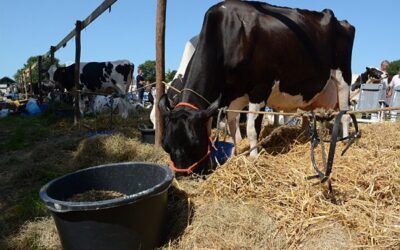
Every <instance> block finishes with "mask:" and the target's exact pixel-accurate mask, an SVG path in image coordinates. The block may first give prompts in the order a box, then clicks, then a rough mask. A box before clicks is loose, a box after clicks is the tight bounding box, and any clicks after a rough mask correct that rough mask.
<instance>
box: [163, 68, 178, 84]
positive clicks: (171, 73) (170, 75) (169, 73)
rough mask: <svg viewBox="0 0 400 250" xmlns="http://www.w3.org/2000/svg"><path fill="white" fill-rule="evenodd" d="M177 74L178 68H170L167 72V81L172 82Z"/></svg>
mask: <svg viewBox="0 0 400 250" xmlns="http://www.w3.org/2000/svg"><path fill="white" fill-rule="evenodd" d="M175 74H176V70H170V69H169V70H168V71H167V73H165V81H166V82H170V81H172V79H174V76H175Z"/></svg>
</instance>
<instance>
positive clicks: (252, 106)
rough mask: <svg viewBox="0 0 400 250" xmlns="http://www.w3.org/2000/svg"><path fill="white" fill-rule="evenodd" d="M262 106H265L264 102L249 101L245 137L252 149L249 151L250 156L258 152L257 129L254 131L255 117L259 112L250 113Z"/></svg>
mask: <svg viewBox="0 0 400 250" xmlns="http://www.w3.org/2000/svg"><path fill="white" fill-rule="evenodd" d="M263 107H265V103H264V102H261V103H249V114H248V115H247V130H246V131H247V138H248V139H249V144H250V149H253V148H254V149H253V150H252V151H251V152H250V156H252V157H255V156H257V154H258V150H257V148H255V147H256V145H257V131H256V123H255V122H256V119H257V117H258V116H259V114H256V113H252V112H257V111H260V110H261V109H262V108H263Z"/></svg>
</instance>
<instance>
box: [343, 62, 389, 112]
mask: <svg viewBox="0 0 400 250" xmlns="http://www.w3.org/2000/svg"><path fill="white" fill-rule="evenodd" d="M386 78H388V74H387V73H385V72H383V71H381V70H379V69H377V68H373V67H371V68H370V67H366V68H365V71H364V72H363V73H361V74H360V75H359V76H358V77H357V78H356V79H355V80H354V82H353V83H352V84H351V91H350V103H351V105H353V107H355V105H356V104H357V103H358V99H359V97H360V87H361V85H362V84H364V83H381V82H382V81H383V80H384V79H386Z"/></svg>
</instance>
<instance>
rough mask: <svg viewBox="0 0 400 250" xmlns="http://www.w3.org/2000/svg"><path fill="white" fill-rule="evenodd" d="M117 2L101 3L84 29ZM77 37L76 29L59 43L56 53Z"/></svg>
mask: <svg viewBox="0 0 400 250" xmlns="http://www.w3.org/2000/svg"><path fill="white" fill-rule="evenodd" d="M116 1H117V0H105V1H104V2H103V3H101V4H100V5H99V6H98V7H97V8H96V9H95V10H94V11H93V12H92V13H91V14H90V15H89V16H88V17H86V19H85V20H84V21H83V22H82V28H81V30H82V29H84V28H86V27H87V26H88V25H89V24H90V23H92V22H93V21H94V20H96V18H97V17H99V16H100V15H101V14H103V12H104V11H106V10H107V9H111V5H113V4H114V3H115V2H116ZM75 35H76V29H73V30H72V31H71V32H69V33H68V35H67V36H66V37H64V38H63V39H62V40H61V42H59V43H58V44H57V45H56V46H53V47H54V52H56V51H57V50H59V49H60V48H62V47H65V46H66V44H67V43H68V42H69V40H71V39H72V38H73V37H74V36H75ZM50 55H51V51H48V52H47V53H46V54H45V55H44V56H50Z"/></svg>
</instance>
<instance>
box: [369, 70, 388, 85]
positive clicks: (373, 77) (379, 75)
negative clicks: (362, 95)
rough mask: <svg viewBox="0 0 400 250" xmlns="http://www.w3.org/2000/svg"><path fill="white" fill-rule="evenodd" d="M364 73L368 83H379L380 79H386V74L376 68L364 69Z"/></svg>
mask: <svg viewBox="0 0 400 250" xmlns="http://www.w3.org/2000/svg"><path fill="white" fill-rule="evenodd" d="M365 73H367V75H368V79H369V80H370V82H380V81H381V80H382V79H384V78H387V77H388V74H387V73H385V72H383V71H381V70H379V69H377V68H369V67H366V71H365Z"/></svg>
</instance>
